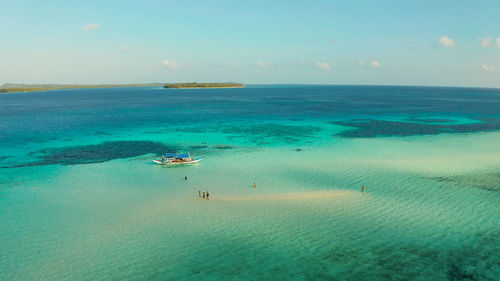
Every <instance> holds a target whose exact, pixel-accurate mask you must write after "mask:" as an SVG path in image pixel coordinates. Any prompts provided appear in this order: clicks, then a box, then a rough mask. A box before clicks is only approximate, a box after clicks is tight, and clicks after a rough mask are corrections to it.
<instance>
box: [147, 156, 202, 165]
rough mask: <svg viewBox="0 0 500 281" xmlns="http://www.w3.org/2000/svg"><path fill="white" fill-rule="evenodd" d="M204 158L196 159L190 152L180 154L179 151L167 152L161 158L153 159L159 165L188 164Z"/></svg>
mask: <svg viewBox="0 0 500 281" xmlns="http://www.w3.org/2000/svg"><path fill="white" fill-rule="evenodd" d="M201 160H203V158H198V159H194V158H193V157H191V156H189V153H184V154H179V153H166V154H165V155H162V156H161V159H160V160H153V162H155V163H156V164H158V165H172V166H174V165H187V164H194V163H198V162H200V161H201Z"/></svg>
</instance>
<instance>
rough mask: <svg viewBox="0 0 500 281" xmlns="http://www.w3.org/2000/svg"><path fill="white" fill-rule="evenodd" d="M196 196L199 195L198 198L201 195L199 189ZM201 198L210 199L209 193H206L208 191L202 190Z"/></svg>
mask: <svg viewBox="0 0 500 281" xmlns="http://www.w3.org/2000/svg"><path fill="white" fill-rule="evenodd" d="M198 197H200V198H201V197H202V195H201V191H198ZM203 199H207V200H209V199H210V193H208V191H207V192H205V191H203Z"/></svg>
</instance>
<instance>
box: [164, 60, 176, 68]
mask: <svg viewBox="0 0 500 281" xmlns="http://www.w3.org/2000/svg"><path fill="white" fill-rule="evenodd" d="M162 64H163V66H164V67H167V68H170V69H175V68H177V67H179V64H178V63H176V62H175V61H169V60H163V61H162Z"/></svg>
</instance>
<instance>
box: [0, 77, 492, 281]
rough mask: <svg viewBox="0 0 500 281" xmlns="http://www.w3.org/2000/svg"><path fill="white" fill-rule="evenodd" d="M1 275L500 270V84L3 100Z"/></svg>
mask: <svg viewBox="0 0 500 281" xmlns="http://www.w3.org/2000/svg"><path fill="white" fill-rule="evenodd" d="M174 151H179V152H190V153H191V155H192V156H193V157H195V158H200V157H202V158H204V160H203V161H201V162H200V163H198V164H195V165H191V166H182V167H165V166H160V165H155V164H154V163H153V162H152V161H151V160H153V159H158V158H159V156H160V155H161V154H163V153H166V152H174ZM185 176H187V178H188V179H187V180H185V178H184V177H185ZM254 182H255V183H256V188H254V185H253V184H254ZM362 186H365V188H366V189H365V191H364V192H362V191H361V187H362ZM198 191H202V192H203V191H209V192H210V196H211V199H210V200H206V199H203V198H199V197H198ZM0 280H500V90H499V89H476V88H444V87H443V88H437V87H436V88H433V87H382V86H292V85H291V86H287V85H281V86H259V85H253V86H252V85H251V86H248V87H246V88H239V89H162V88H151V87H149V88H148V87H144V88H108V89H73V90H56V91H47V92H33V93H12V94H2V95H0Z"/></svg>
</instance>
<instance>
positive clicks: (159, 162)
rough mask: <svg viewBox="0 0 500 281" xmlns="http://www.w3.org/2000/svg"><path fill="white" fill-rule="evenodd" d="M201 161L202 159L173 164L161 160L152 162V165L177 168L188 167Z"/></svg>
mask: <svg viewBox="0 0 500 281" xmlns="http://www.w3.org/2000/svg"><path fill="white" fill-rule="evenodd" d="M201 160H203V158H200V159H195V160H193V161H185V162H173V161H164V162H162V161H161V160H153V162H154V163H156V164H158V165H167V166H179V165H189V164H195V163H198V162H200V161H201Z"/></svg>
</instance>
